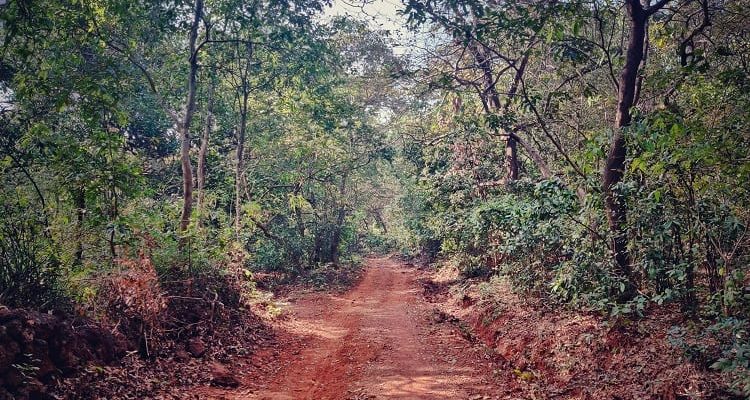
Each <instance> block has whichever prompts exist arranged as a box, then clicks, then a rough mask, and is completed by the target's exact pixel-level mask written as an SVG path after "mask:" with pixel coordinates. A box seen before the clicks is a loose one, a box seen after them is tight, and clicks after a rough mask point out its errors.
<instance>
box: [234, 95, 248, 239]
mask: <svg viewBox="0 0 750 400" xmlns="http://www.w3.org/2000/svg"><path fill="white" fill-rule="evenodd" d="M248 97H249V93H248V92H247V90H244V91H243V94H242V103H241V104H240V107H241V110H240V126H239V127H238V128H237V138H236V139H237V162H236V169H235V171H234V232H235V235H236V236H237V237H238V238H239V236H240V230H241V229H242V193H243V187H242V182H243V179H242V173H243V171H244V169H245V129H246V125H247V101H248Z"/></svg>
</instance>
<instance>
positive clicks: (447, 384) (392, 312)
mask: <svg viewBox="0 0 750 400" xmlns="http://www.w3.org/2000/svg"><path fill="white" fill-rule="evenodd" d="M418 275H419V272H418V271H417V270H415V269H413V268H407V267H405V266H404V265H402V264H400V263H399V262H397V261H394V260H390V259H385V258H379V259H371V260H369V261H368V266H367V269H366V272H365V275H364V277H363V278H362V280H361V282H360V283H359V284H358V285H357V286H356V287H355V288H353V289H352V290H350V291H349V292H347V293H345V294H343V295H341V296H337V295H332V294H326V293H306V294H303V295H301V296H300V297H299V298H298V299H296V300H293V302H292V305H291V308H292V311H291V314H292V316H291V317H290V318H287V319H286V320H285V321H282V323H281V325H282V326H281V327H280V332H279V348H278V349H271V350H268V351H267V352H266V353H265V354H263V353H259V354H257V355H256V357H255V358H254V360H253V361H251V364H253V365H255V366H256V367H258V368H255V369H253V370H252V371H235V372H236V373H237V374H238V375H240V376H242V377H243V378H242V379H241V380H242V385H241V386H240V387H239V388H238V389H236V390H229V389H212V388H205V389H203V390H200V391H198V392H197V393H193V394H194V395H197V396H198V397H199V398H214V399H484V398H486V399H489V398H495V397H496V396H497V393H496V392H495V390H496V389H497V388H498V385H499V383H498V382H496V381H495V379H496V378H495V377H496V376H497V371H495V370H494V368H497V366H496V364H495V362H494V361H493V359H492V357H491V355H490V354H489V353H486V351H485V350H484V348H483V347H482V346H480V345H473V344H471V343H470V342H469V341H467V340H466V339H464V338H463V337H461V334H460V332H459V329H457V328H456V327H455V326H454V325H451V324H445V323H442V322H444V321H442V320H441V319H440V318H435V313H434V309H433V306H432V305H431V304H429V303H427V302H426V301H425V300H424V299H423V297H422V291H423V288H422V286H421V285H420V283H419V281H418V280H417V279H418V278H419V276H418ZM260 366H264V367H266V368H265V372H264V371H262V369H263V368H260ZM259 369H260V370H261V371H260V372H258V370H259Z"/></svg>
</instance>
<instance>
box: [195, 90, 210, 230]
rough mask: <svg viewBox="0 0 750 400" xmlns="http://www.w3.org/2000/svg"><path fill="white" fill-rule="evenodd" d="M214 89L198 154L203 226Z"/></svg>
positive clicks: (200, 215) (199, 218)
mask: <svg viewBox="0 0 750 400" xmlns="http://www.w3.org/2000/svg"><path fill="white" fill-rule="evenodd" d="M213 95H214V87H213V85H211V86H210V87H209V88H208V105H207V107H206V121H205V126H204V127H203V137H202V138H201V148H200V151H199V152H198V169H197V171H196V173H197V175H198V178H197V186H198V201H197V207H198V225H200V224H201V219H202V218H203V208H204V202H205V198H206V194H205V189H206V172H207V168H206V155H207V153H208V141H209V137H210V134H211V125H212V124H213V107H214V96H213Z"/></svg>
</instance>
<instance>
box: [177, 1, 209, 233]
mask: <svg viewBox="0 0 750 400" xmlns="http://www.w3.org/2000/svg"><path fill="white" fill-rule="evenodd" d="M194 11H195V14H194V15H193V22H192V25H191V26H190V36H189V43H190V46H189V49H190V72H189V74H188V94H187V99H186V101H185V115H184V117H183V119H182V121H181V123H180V124H178V130H179V132H180V138H181V140H182V144H181V146H180V164H181V166H182V197H183V203H182V215H181V216H180V231H181V232H185V231H186V230H187V228H188V226H189V225H190V214H191V213H192V211H193V167H192V165H191V163H190V124H191V122H192V121H193V113H194V112H195V92H196V87H197V82H196V76H197V75H198V52H197V49H196V42H197V40H198V28H199V26H200V21H201V17H202V15H203V0H195V8H194Z"/></svg>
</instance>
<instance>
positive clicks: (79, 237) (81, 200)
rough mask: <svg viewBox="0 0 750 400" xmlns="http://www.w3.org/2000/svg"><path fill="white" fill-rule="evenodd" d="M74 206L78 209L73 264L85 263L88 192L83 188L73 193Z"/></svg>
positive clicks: (78, 188)
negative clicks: (84, 229) (84, 227)
mask: <svg viewBox="0 0 750 400" xmlns="http://www.w3.org/2000/svg"><path fill="white" fill-rule="evenodd" d="M73 204H74V205H75V207H76V252H75V255H74V258H73V264H75V265H81V264H82V263H83V218H84V216H85V214H86V192H85V190H84V188H83V186H80V187H77V188H76V189H75V190H74V191H73Z"/></svg>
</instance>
